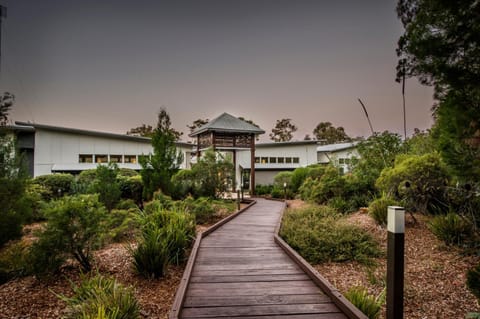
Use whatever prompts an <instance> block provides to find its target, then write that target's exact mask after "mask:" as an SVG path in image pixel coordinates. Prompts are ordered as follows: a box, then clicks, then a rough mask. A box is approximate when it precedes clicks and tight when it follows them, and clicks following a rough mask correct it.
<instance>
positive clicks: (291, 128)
mask: <svg viewBox="0 0 480 319" xmlns="http://www.w3.org/2000/svg"><path fill="white" fill-rule="evenodd" d="M291 121H292V120H291V119H281V120H277V123H276V124H275V127H274V128H273V129H272V133H270V139H271V140H272V141H275V142H288V141H290V140H291V139H292V138H293V133H294V132H296V131H297V129H298V128H297V126H295V125H294V124H293V123H292V122H291Z"/></svg>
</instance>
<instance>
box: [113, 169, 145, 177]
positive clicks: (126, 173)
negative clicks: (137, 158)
mask: <svg viewBox="0 0 480 319" xmlns="http://www.w3.org/2000/svg"><path fill="white" fill-rule="evenodd" d="M118 176H121V177H135V176H138V177H140V178H142V177H141V176H140V173H139V172H137V171H136V170H134V169H131V168H119V169H118Z"/></svg>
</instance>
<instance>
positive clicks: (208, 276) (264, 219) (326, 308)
mask: <svg viewBox="0 0 480 319" xmlns="http://www.w3.org/2000/svg"><path fill="white" fill-rule="evenodd" d="M282 207H283V203H281V202H274V201H266V200H258V202H257V204H256V205H254V206H252V207H251V208H249V209H248V210H247V211H245V212H244V213H243V214H241V215H239V216H237V217H236V218H235V219H233V220H231V221H229V222H228V223H226V224H224V225H223V226H221V227H220V228H218V229H217V230H216V231H214V232H213V233H210V234H209V235H208V236H207V237H205V238H204V239H203V240H202V242H201V243H200V248H199V250H198V254H197V259H196V261H195V266H194V267H193V271H192V274H191V277H190V278H191V279H190V284H189V286H188V289H187V291H186V297H185V300H184V303H183V308H182V311H181V313H180V316H181V317H182V318H243V319H248V318H250V319H254V318H262V319H273V318H278V319H286V318H289V319H295V318H297V319H311V318H320V319H321V318H331V319H340V318H342V319H343V318H346V317H345V315H344V314H342V313H341V311H340V310H339V309H338V307H337V306H336V305H335V304H334V303H333V302H332V300H331V299H330V297H328V296H326V295H325V294H324V293H323V292H322V291H321V289H320V288H319V287H318V286H317V285H315V283H314V282H313V281H312V280H311V279H310V278H309V277H308V276H307V275H306V274H305V272H304V271H303V270H301V269H300V267H299V266H298V265H297V264H296V263H295V262H293V261H292V260H291V259H290V257H288V256H287V255H286V254H285V252H284V251H283V250H282V249H281V248H280V247H279V246H278V245H277V244H276V243H275V242H274V238H273V236H274V232H275V226H276V224H277V222H278V220H279V218H280V215H281V210H282Z"/></svg>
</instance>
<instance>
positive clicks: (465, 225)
mask: <svg viewBox="0 0 480 319" xmlns="http://www.w3.org/2000/svg"><path fill="white" fill-rule="evenodd" d="M428 228H429V229H430V231H431V232H432V233H433V234H434V235H435V236H436V237H437V238H438V239H440V240H442V241H444V242H445V243H446V244H447V245H462V244H464V243H466V242H468V241H469V240H472V238H471V237H472V234H473V228H472V224H471V222H470V221H469V220H467V219H466V218H464V217H462V216H460V215H458V214H455V213H453V212H449V213H448V214H446V215H440V216H435V217H434V218H433V219H432V220H431V221H430V223H429V224H428Z"/></svg>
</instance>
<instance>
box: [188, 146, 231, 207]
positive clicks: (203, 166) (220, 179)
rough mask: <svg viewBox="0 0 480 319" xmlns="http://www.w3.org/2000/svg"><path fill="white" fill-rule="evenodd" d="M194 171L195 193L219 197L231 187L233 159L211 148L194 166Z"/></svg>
mask: <svg viewBox="0 0 480 319" xmlns="http://www.w3.org/2000/svg"><path fill="white" fill-rule="evenodd" d="M192 173H193V177H194V179H195V184H196V187H195V188H196V190H195V193H196V194H195V195H198V196H207V197H213V198H217V197H220V196H221V195H222V194H224V193H225V192H227V191H228V189H231V186H232V181H233V176H234V167H233V164H232V162H231V160H229V159H227V158H224V157H222V156H221V154H220V153H216V152H215V151H213V150H212V149H209V150H207V151H206V152H205V153H203V156H202V157H201V158H200V160H199V161H198V163H197V164H195V165H194V166H193V167H192Z"/></svg>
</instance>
